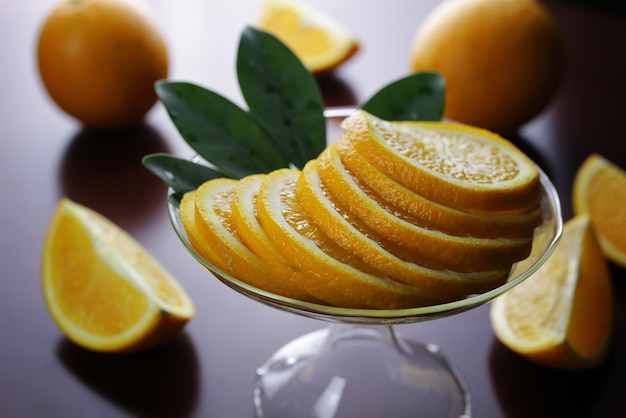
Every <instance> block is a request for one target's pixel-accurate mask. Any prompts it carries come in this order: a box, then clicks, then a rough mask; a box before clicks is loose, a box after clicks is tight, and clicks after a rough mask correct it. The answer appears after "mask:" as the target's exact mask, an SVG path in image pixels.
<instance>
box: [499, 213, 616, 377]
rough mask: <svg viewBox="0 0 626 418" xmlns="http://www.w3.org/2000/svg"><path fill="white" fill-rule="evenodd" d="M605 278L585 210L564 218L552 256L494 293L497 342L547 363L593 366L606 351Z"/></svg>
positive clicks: (609, 312)
mask: <svg viewBox="0 0 626 418" xmlns="http://www.w3.org/2000/svg"><path fill="white" fill-rule="evenodd" d="M612 300H613V299H612V289H611V278H610V275H609V270H608V268H607V265H606V261H605V258H604V256H603V255H602V252H601V250H600V247H599V245H598V242H597V240H596V238H595V235H594V232H593V228H592V227H591V224H590V221H589V218H588V217H587V216H578V217H576V218H574V219H572V220H570V221H568V222H567V223H566V224H565V226H564V230H563V236H562V238H561V241H560V242H559V244H558V245H557V247H556V249H555V251H554V253H553V254H552V256H551V257H550V258H549V259H548V260H547V261H546V262H545V264H544V265H543V266H541V267H540V269H539V270H538V271H537V272H536V273H535V274H534V275H533V276H531V277H529V278H528V279H526V280H525V281H524V282H522V283H520V284H519V285H517V286H516V287H514V288H513V289H511V290H510V291H508V292H506V293H504V294H503V295H502V296H500V297H498V298H497V299H496V300H495V301H494V302H493V304H492V307H491V323H492V326H493V329H494V332H495V333H496V336H497V337H498V338H499V339H500V341H501V342H502V343H504V344H505V345H507V346H508V347H509V348H511V349H512V350H513V351H515V352H517V353H519V354H521V355H523V356H524V357H526V358H528V359H530V360H532V361H535V362H537V363H540V364H544V365H547V366H550V367H557V368H568V369H580V368H591V367H595V366H597V365H598V364H600V363H601V362H602V360H603V359H604V358H605V356H606V354H607V349H608V347H609V341H610V336H611V326H612V316H613V308H612Z"/></svg>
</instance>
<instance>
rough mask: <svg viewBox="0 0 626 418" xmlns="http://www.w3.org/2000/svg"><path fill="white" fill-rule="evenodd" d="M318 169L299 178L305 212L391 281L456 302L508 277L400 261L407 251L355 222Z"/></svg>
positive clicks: (314, 167)
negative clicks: (440, 268)
mask: <svg viewBox="0 0 626 418" xmlns="http://www.w3.org/2000/svg"><path fill="white" fill-rule="evenodd" d="M317 166H318V161H317V160H312V161H310V162H309V163H308V164H307V165H306V166H305V167H304V169H303V171H302V174H301V175H300V176H299V179H298V183H297V196H298V200H299V202H300V204H301V205H302V208H303V209H304V211H305V212H306V213H307V215H308V216H310V217H311V219H312V220H313V221H314V222H315V223H316V224H317V225H318V226H319V227H320V228H321V229H323V231H324V232H325V233H326V234H327V235H328V236H329V237H330V238H332V239H333V240H334V241H336V242H337V243H338V244H339V245H341V246H342V247H343V248H345V249H346V250H347V251H349V252H351V253H354V254H356V255H357V256H359V257H360V258H361V259H362V260H363V261H365V262H366V263H368V264H369V265H371V266H372V267H374V268H376V269H378V270H379V271H383V272H385V273H386V274H387V275H388V276H389V277H391V278H392V279H394V280H397V281H399V282H401V283H405V284H407V285H410V286H414V287H416V288H418V289H422V290H425V291H429V292H433V293H436V294H440V295H441V298H442V300H443V299H446V298H447V299H449V300H456V299H460V298H462V297H465V296H467V295H469V294H473V293H482V292H484V291H485V290H489V289H493V288H494V287H495V286H497V285H498V284H501V283H503V281H504V279H505V278H506V277H507V273H508V271H509V270H508V269H502V270H495V271H481V272H470V273H459V272H455V271H450V270H436V269H432V268H428V267H425V266H424V265H421V264H416V263H414V262H411V261H407V260H406V259H402V258H400V257H401V255H405V257H406V251H403V249H402V248H401V247H399V246H397V245H393V244H392V243H390V242H388V240H386V239H385V238H383V237H381V236H380V235H378V234H377V233H376V232H374V231H372V230H371V229H370V228H368V227H367V226H366V225H364V224H363V223H362V222H360V221H359V220H357V219H355V218H354V216H352V215H351V214H350V212H349V211H347V210H346V209H345V208H343V207H342V206H341V205H340V204H339V203H338V202H337V199H333V197H332V196H331V195H330V193H329V192H328V190H326V188H325V187H324V184H323V182H322V180H321V178H320V174H319V172H318V169H317ZM399 254H400V255H399ZM406 258H409V257H406ZM421 261H422V262H423V263H422V264H428V262H425V261H424V260H421ZM431 264H432V262H431Z"/></svg>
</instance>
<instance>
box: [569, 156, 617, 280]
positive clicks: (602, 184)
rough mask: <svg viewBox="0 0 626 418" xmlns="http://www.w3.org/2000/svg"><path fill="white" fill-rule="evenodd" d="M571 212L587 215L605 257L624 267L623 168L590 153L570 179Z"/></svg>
mask: <svg viewBox="0 0 626 418" xmlns="http://www.w3.org/2000/svg"><path fill="white" fill-rule="evenodd" d="M572 201H573V206H574V213H576V214H587V215H588V216H589V218H590V219H591V224H592V225H593V227H594V230H595V231H596V236H597V237H598V241H599V242H600V246H601V247H602V251H603V252H604V254H605V256H606V257H607V258H608V259H609V260H611V261H613V262H614V263H616V264H618V265H620V266H622V267H624V268H626V171H624V170H623V169H621V168H620V167H618V166H617V165H615V164H614V163H612V162H610V161H609V160H607V159H606V158H604V157H602V156H601V155H599V154H592V155H590V156H589V157H588V158H587V159H586V160H585V161H584V162H583V164H582V165H581V166H580V168H579V169H578V172H577V173H576V177H575V179H574V187H573V197H572Z"/></svg>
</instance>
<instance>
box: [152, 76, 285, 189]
mask: <svg viewBox="0 0 626 418" xmlns="http://www.w3.org/2000/svg"><path fill="white" fill-rule="evenodd" d="M156 91H157V94H158V96H159V99H160V100H161V102H162V103H163V104H164V105H165V108H166V109H167V111H168V113H169V115H170V118H171V119H172V122H173V123H174V125H175V126H176V128H177V129H178V131H179V132H180V134H181V136H182V137H183V139H184V140H185V141H186V142H187V143H188V144H189V146H190V147H191V148H192V149H193V150H194V151H196V152H197V153H198V155H199V156H201V157H202V158H204V159H205V160H206V161H208V162H209V163H211V164H213V165H214V166H215V167H216V169H217V170H218V171H220V172H221V173H222V175H223V176H225V177H234V178H241V177H244V176H246V175H248V174H255V173H267V172H268V171H271V170H274V169H277V168H281V167H286V166H287V165H288V164H289V162H288V161H287V160H285V159H284V158H283V157H282V155H281V153H280V151H279V150H278V149H277V148H276V146H275V145H274V143H273V142H272V141H271V140H270V139H269V138H268V136H267V135H266V133H265V132H264V131H263V130H262V129H261V127H260V126H259V125H258V124H257V123H256V122H255V120H254V119H253V118H252V117H251V116H250V115H249V114H248V113H247V112H246V111H245V110H243V109H241V108H240V107H238V106H237V105H235V104H234V103H232V102H231V101H229V100H228V99H226V98H224V97H222V96H220V95H219V94H217V93H214V92H212V91H210V90H207V89H204V88H202V87H200V86H197V85H194V84H191V83H184V82H164V81H162V82H158V83H157V84H156Z"/></svg>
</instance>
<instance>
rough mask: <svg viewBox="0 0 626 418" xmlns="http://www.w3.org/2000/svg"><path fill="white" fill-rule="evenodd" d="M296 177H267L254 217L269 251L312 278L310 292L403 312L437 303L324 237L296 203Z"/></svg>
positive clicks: (341, 302)
mask: <svg viewBox="0 0 626 418" xmlns="http://www.w3.org/2000/svg"><path fill="white" fill-rule="evenodd" d="M299 175H300V172H299V171H295V170H291V169H280V170H276V171H274V172H272V173H270V174H269V175H267V177H266V178H265V179H264V180H263V183H262V185H261V189H260V191H259V195H258V199H257V211H258V212H257V213H258V218H259V223H260V224H261V226H262V227H263V229H264V230H265V231H266V233H267V236H268V238H269V239H270V240H271V241H272V243H273V244H274V246H275V247H276V248H277V249H278V250H279V251H280V252H281V253H282V254H283V256H284V257H285V258H287V259H288V260H292V261H293V262H294V263H297V265H298V266H299V268H301V269H302V270H303V271H305V272H306V273H307V274H309V275H310V276H311V278H312V279H311V280H308V281H307V282H306V283H303V286H304V285H306V286H307V287H306V290H307V291H309V293H311V294H312V295H314V296H316V297H318V298H320V299H322V300H325V301H328V302H329V303H331V304H333V305H335V306H342V307H350V308H366V307H373V308H379V309H394V308H407V307H415V306H422V305H426V304H432V303H435V302H437V301H440V297H439V296H438V295H435V294H431V293H428V292H425V291H420V290H418V289H416V288H414V287H410V286H406V285H403V284H401V283H398V282H396V281H393V280H391V279H389V278H388V277H387V276H386V274H384V273H382V272H380V271H379V270H377V269H374V268H372V267H371V266H369V265H368V264H366V263H365V262H363V261H362V260H360V259H359V258H357V257H355V256H354V255H353V254H352V253H350V252H348V251H346V250H345V249H343V248H342V247H341V246H339V245H338V244H337V243H335V242H334V241H333V240H332V239H331V238H329V237H328V236H327V235H326V234H324V232H323V231H322V230H321V229H320V228H319V227H318V226H317V225H316V224H315V223H314V222H312V221H311V219H310V218H309V217H308V216H307V215H306V213H305V212H304V211H303V209H302V208H301V206H300V204H299V202H298V200H297V199H296V184H297V181H298V178H299Z"/></svg>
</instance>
